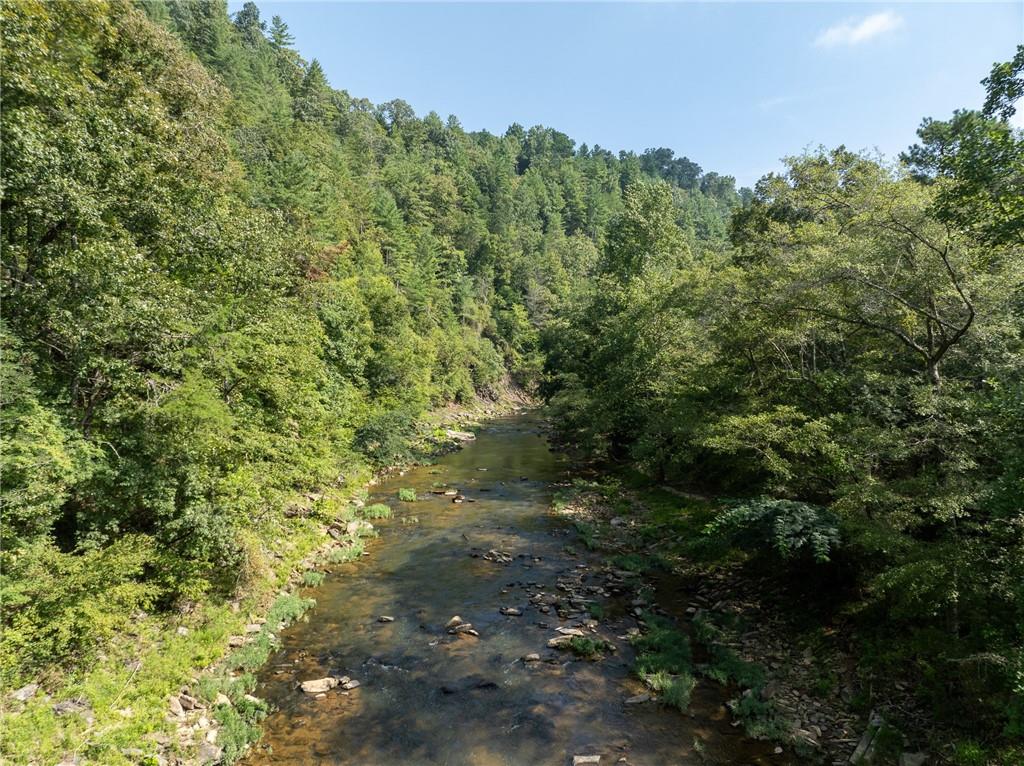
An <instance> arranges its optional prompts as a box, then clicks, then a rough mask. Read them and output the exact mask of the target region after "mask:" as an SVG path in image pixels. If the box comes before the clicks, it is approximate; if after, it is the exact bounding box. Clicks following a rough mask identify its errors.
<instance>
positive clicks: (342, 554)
mask: <svg viewBox="0 0 1024 766" xmlns="http://www.w3.org/2000/svg"><path fill="white" fill-rule="evenodd" d="M364 550H366V543H364V542H363V541H362V540H361V539H359V538H355V539H353V540H351V541H350V543H349V544H348V545H346V546H343V547H341V548H333V549H332V550H331V552H330V553H328V554H327V561H328V563H331V564H347V563H349V562H350V561H355V560H356V559H358V558H359V557H360V556H362V555H363V551H364Z"/></svg>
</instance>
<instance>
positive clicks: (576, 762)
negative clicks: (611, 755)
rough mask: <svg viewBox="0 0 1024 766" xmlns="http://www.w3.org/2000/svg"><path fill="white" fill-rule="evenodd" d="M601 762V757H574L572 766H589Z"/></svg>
mask: <svg viewBox="0 0 1024 766" xmlns="http://www.w3.org/2000/svg"><path fill="white" fill-rule="evenodd" d="M600 762H601V756H599V755H574V756H573V757H572V766H587V764H591V763H600Z"/></svg>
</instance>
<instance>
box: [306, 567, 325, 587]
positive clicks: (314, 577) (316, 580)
mask: <svg viewBox="0 0 1024 766" xmlns="http://www.w3.org/2000/svg"><path fill="white" fill-rule="evenodd" d="M326 576H327V575H325V574H324V573H323V572H316V571H314V570H312V569H310V570H308V571H306V572H303V573H302V584H303V585H305V586H306V587H307V588H315V587H316V586H317V585H319V584H320V583H322V582H323V581H324V578H325V577H326Z"/></svg>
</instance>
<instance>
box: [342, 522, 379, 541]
mask: <svg viewBox="0 0 1024 766" xmlns="http://www.w3.org/2000/svg"><path fill="white" fill-rule="evenodd" d="M371 532H373V524H371V523H370V522H368V521H367V520H366V519H356V520H355V521H350V522H349V523H348V524H346V525H345V534H347V535H348V536H349V537H358V536H359V535H362V534H369V533H371Z"/></svg>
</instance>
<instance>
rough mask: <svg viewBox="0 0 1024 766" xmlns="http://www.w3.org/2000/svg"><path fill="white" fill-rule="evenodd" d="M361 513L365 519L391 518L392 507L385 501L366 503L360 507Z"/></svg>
mask: <svg viewBox="0 0 1024 766" xmlns="http://www.w3.org/2000/svg"><path fill="white" fill-rule="evenodd" d="M359 515H360V516H362V517H363V518H364V519H390V518H391V508H390V507H389V506H387V505H384V503H374V504H373V505H364V506H363V507H362V508H360V509H359Z"/></svg>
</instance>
